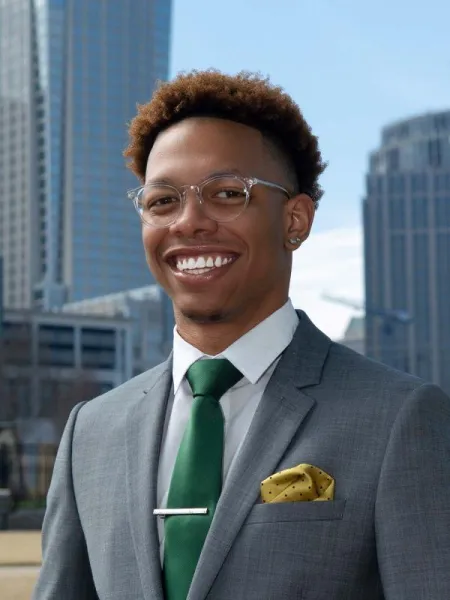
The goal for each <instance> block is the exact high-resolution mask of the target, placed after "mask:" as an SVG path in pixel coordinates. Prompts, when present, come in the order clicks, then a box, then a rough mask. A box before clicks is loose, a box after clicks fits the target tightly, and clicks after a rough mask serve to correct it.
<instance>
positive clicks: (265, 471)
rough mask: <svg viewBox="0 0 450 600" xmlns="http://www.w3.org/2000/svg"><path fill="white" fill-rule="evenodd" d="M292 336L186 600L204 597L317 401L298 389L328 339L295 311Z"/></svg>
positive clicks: (314, 377)
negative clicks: (264, 485) (262, 489)
mask: <svg viewBox="0 0 450 600" xmlns="http://www.w3.org/2000/svg"><path fill="white" fill-rule="evenodd" d="M299 317H300V323H299V326H298V328H297V331H296V333H295V336H294V339H293V341H292V343H291V344H290V346H289V347H288V349H287V350H286V351H285V353H284V355H283V357H282V358H281V360H280V362H279V363H278V365H277V368H276V370H275V372H274V374H273V376H272V378H271V380H270V382H269V385H268V386H267V389H266V391H265V393H264V395H263V397H262V399H261V402H260V404H259V406H258V409H257V411H256V414H255V416H254V418H253V421H252V424H251V426H250V429H249V432H248V434H247V437H246V439H245V441H244V444H243V446H242V448H241V450H240V452H239V455H238V457H237V460H236V462H235V464H234V466H233V468H232V470H231V472H230V474H229V477H228V478H227V483H226V486H225V487H224V490H223V492H222V495H221V498H220V501H219V503H218V505H217V510H216V514H215V516H214V519H213V522H212V525H211V529H210V531H209V533H208V536H207V538H206V542H205V546H204V548H203V551H202V553H201V556H200V559H199V563H198V565H197V570H196V572H195V575H194V578H193V581H192V585H191V589H190V591H189V594H188V600H203V599H204V598H205V597H206V596H207V594H208V592H209V590H210V588H211V586H212V584H213V582H214V579H215V578H216V576H217V574H218V572H219V570H220V568H221V567H222V564H223V562H224V560H225V558H226V556H227V554H228V552H229V550H230V548H231V546H232V544H233V542H234V540H235V538H236V536H237V535H238V533H239V531H240V529H241V527H242V525H243V523H244V521H245V519H246V517H247V515H248V513H249V511H250V510H251V508H252V507H253V505H254V504H255V502H256V501H257V499H258V495H259V490H260V483H261V481H262V480H263V479H265V478H266V477H268V476H269V475H270V474H271V473H273V472H274V471H275V469H276V467H277V465H278V464H279V462H280V461H281V459H282V457H283V454H284V453H285V451H286V449H287V447H288V446H289V443H290V442H291V440H292V438H293V436H294V435H295V433H296V432H297V430H298V429H299V427H300V425H301V424H302V422H303V420H304V419H305V417H306V416H307V415H308V413H309V412H310V411H311V409H312V408H313V406H314V404H315V401H314V400H313V399H312V398H311V397H310V396H308V395H306V394H305V393H304V392H302V391H301V390H302V389H304V388H306V387H309V386H313V385H316V384H317V383H319V381H320V379H321V374H322V369H323V365H324V362H325V359H326V356H327V353H328V350H329V346H330V340H329V339H328V338H327V337H326V336H325V335H324V334H322V333H321V332H320V331H319V330H318V329H316V328H315V326H314V325H313V324H312V323H311V321H310V320H309V319H308V317H307V316H306V315H305V314H304V313H301V312H300V313H299Z"/></svg>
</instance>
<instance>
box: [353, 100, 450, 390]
mask: <svg viewBox="0 0 450 600" xmlns="http://www.w3.org/2000/svg"><path fill="white" fill-rule="evenodd" d="M364 234H365V280H366V281H365V285H366V306H367V309H368V314H367V318H366V348H367V354H368V355H369V356H372V357H374V358H376V359H378V360H381V361H383V362H385V363H387V364H389V365H391V366H393V367H395V368H399V369H402V370H407V371H409V372H411V373H413V374H416V375H418V376H420V377H423V378H425V379H427V380H431V381H433V382H435V383H438V384H440V385H441V386H442V387H443V388H444V389H446V391H447V392H449V391H450V111H449V112H441V113H436V114H425V115H423V116H419V117H416V118H413V119H409V120H405V121H402V122H400V123H396V124H393V125H391V126H389V127H386V128H385V129H384V130H383V132H382V143H381V147H380V148H379V149H378V150H377V151H376V152H374V153H373V154H372V155H371V157H370V169H369V174H368V177H367V195H366V199H365V201H364ZM380 310H381V311H385V312H388V311H390V310H400V311H406V312H407V313H408V315H409V316H410V317H411V322H410V323H409V324H408V322H406V323H402V322H401V320H399V319H389V318H385V317H383V318H380V317H377V316H374V315H373V314H372V312H376V311H380Z"/></svg>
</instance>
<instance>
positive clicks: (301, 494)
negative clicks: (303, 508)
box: [261, 463, 334, 502]
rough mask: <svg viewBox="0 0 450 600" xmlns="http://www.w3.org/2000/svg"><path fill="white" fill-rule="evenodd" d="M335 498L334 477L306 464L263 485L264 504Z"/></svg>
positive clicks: (262, 497) (282, 472) (284, 472)
mask: <svg viewBox="0 0 450 600" xmlns="http://www.w3.org/2000/svg"><path fill="white" fill-rule="evenodd" d="M333 498H334V479H333V477H331V475H328V473H325V471H322V470H321V469H319V468H318V467H315V466H314V465H308V464H306V463H302V464H301V465H297V466H296V467H293V468H292V469H286V470H285V471H280V472H279V473H275V474H274V475H271V476H270V477H268V478H267V479H264V481H263V482H262V483H261V499H262V501H263V502H301V501H311V500H333Z"/></svg>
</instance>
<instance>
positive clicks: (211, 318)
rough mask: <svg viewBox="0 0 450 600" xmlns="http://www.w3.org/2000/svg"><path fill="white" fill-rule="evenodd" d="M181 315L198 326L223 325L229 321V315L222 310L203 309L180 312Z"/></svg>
mask: <svg viewBox="0 0 450 600" xmlns="http://www.w3.org/2000/svg"><path fill="white" fill-rule="evenodd" d="M180 313H181V314H182V315H183V317H184V318H185V319H187V320H188V321H192V322H193V323H197V324H198V325H208V324H209V323H211V324H212V323H223V322H225V321H226V320H227V315H226V313H225V312H224V311H222V310H220V309H216V310H206V309H204V308H203V309H202V308H200V309H199V308H196V309H192V310H189V309H185V310H180Z"/></svg>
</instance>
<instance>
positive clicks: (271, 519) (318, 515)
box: [245, 500, 345, 525]
mask: <svg viewBox="0 0 450 600" xmlns="http://www.w3.org/2000/svg"><path fill="white" fill-rule="evenodd" d="M344 510H345V500H329V501H326V502H269V503H267V504H256V505H255V506H254V507H253V508H252V510H251V511H250V513H249V515H248V517H247V520H246V521H245V524H246V525H251V524H255V523H283V522H293V521H333V520H337V519H342V518H343V516H344Z"/></svg>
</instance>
